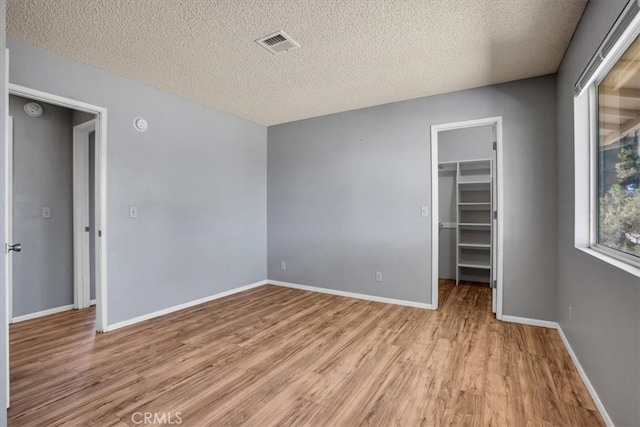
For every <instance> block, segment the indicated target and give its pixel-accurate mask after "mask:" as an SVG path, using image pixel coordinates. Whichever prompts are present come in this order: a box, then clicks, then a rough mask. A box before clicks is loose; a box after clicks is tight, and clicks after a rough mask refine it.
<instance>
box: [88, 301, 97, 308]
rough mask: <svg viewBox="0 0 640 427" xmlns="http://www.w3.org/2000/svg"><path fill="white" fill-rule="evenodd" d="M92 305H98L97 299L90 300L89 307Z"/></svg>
mask: <svg viewBox="0 0 640 427" xmlns="http://www.w3.org/2000/svg"><path fill="white" fill-rule="evenodd" d="M92 305H96V300H94V299H92V300H89V307H91V306H92Z"/></svg>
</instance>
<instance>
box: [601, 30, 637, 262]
mask: <svg viewBox="0 0 640 427" xmlns="http://www.w3.org/2000/svg"><path fill="white" fill-rule="evenodd" d="M597 106H598V108H597V115H598V120H597V122H596V121H594V122H593V123H597V124H598V138H597V149H596V153H597V166H596V169H597V170H596V171H595V172H596V174H597V175H596V179H597V189H596V190H597V194H596V197H595V199H596V200H595V202H596V203H597V205H596V206H594V212H597V218H596V227H597V231H596V236H595V237H596V241H595V243H596V245H601V246H604V247H605V248H608V249H612V250H615V251H617V252H619V253H620V255H623V256H625V257H629V258H630V260H637V261H638V262H640V151H639V146H640V144H638V142H639V140H640V38H636V39H635V41H634V42H633V43H632V44H631V45H630V46H629V47H628V48H627V49H626V51H625V52H624V53H623V54H622V56H621V57H620V58H619V59H618V60H617V61H616V62H615V64H614V65H613V67H612V68H611V69H610V70H609V72H608V73H606V75H605V76H604V78H602V79H601V80H600V82H599V84H597Z"/></svg>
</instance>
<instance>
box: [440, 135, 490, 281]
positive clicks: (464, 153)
mask: <svg viewBox="0 0 640 427" xmlns="http://www.w3.org/2000/svg"><path fill="white" fill-rule="evenodd" d="M493 140H494V137H493V127H492V126H474V127H470V128H463V129H453V130H448V131H444V132H440V133H439V135H438V162H454V161H465V160H480V159H483V160H484V159H492V158H493ZM438 175H439V180H438V200H439V202H438V207H439V211H440V212H439V221H440V222H456V210H457V208H458V207H457V205H456V192H457V191H458V189H457V186H456V173H455V172H454V171H451V172H449V171H443V172H440V173H439V174H438ZM456 250H457V245H456V229H455V228H441V229H440V235H439V252H438V263H439V264H438V265H439V267H438V268H439V269H438V277H440V278H442V279H455V277H456Z"/></svg>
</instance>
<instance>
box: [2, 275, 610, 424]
mask: <svg viewBox="0 0 640 427" xmlns="http://www.w3.org/2000/svg"><path fill="white" fill-rule="evenodd" d="M440 292H441V294H440V295H441V296H440V301H441V307H440V309H439V310H438V311H436V312H433V311H430V310H423V309H418V308H409V307H401V306H396V305H388V304H381V303H374V302H367V301H361V300H356V299H350V298H344V297H337V296H331V295H325V294H318V293H311V292H305V291H299V290H294V289H287V288H280V287H276V286H262V287H259V288H256V289H253V290H250V291H246V292H243V293H240V294H235V295H232V296H229V297H226V298H223V299H220V300H216V301H212V302H210V303H207V304H203V305H200V306H197V307H194V308H190V309H186V310H183V311H180V312H176V313H173V314H170V315H167V316H164V317H161V318H157V319H153V320H150V321H146V322H144V323H141V324H138V325H134V326H131V327H128V328H124V329H121V330H117V331H114V332H110V333H107V334H100V335H96V334H95V332H94V311H93V310H92V309H89V310H83V311H70V312H66V313H60V314H56V315H52V316H49V317H46V318H41V319H36V320H32V321H26V322H23V323H18V324H15V325H12V326H11V329H10V354H11V392H12V399H11V402H12V403H11V408H10V409H9V425H10V426H55V425H62V424H64V425H71V426H90V425H95V426H110V425H117V426H127V425H128V426H134V425H143V424H136V422H139V421H141V420H142V419H143V418H141V417H143V414H137V415H134V414H136V413H144V412H151V413H154V412H155V413H157V414H158V416H163V415H164V416H165V419H164V421H165V422H168V421H172V422H173V423H174V425H175V423H177V421H178V418H177V414H176V413H178V412H179V413H180V414H179V417H180V418H179V420H180V421H181V425H184V426H227V425H246V426H268V425H279V426H285V425H300V426H302V425H309V426H360V425H372V426H403V427H405V426H440V425H454V426H483V425H493V426H500V427H503V426H528V425H531V426H538V425H553V426H580V427H582V426H599V425H604V423H603V421H602V419H601V417H600V415H599V413H598V412H597V410H596V407H595V405H594V403H593V401H592V400H591V398H590V396H589V394H588V392H587V390H586V389H585V386H584V384H583V383H582V381H581V379H580V377H579V375H578V373H577V371H576V369H575V367H574V366H573V364H572V362H571V359H570V358H569V355H568V354H567V352H566V350H565V348H564V346H563V344H562V341H561V340H560V337H559V335H558V333H557V332H556V331H555V330H551V329H544V328H538V327H532V326H524V325H518V324H513V323H503V322H499V321H497V320H495V319H493V316H492V314H491V310H490V292H489V289H488V288H487V287H485V286H478V285H470V284H463V285H460V286H457V287H456V286H452V284H451V282H449V281H442V282H441V284H440ZM132 416H134V418H133V419H132ZM169 416H171V418H169ZM156 421H162V419H160V420H156ZM146 425H149V424H146Z"/></svg>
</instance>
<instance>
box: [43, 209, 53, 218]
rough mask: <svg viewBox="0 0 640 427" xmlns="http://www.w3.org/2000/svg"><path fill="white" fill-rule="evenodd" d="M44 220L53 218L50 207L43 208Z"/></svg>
mask: <svg viewBox="0 0 640 427" xmlns="http://www.w3.org/2000/svg"><path fill="white" fill-rule="evenodd" d="M42 218H51V208H50V207H44V208H42Z"/></svg>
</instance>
